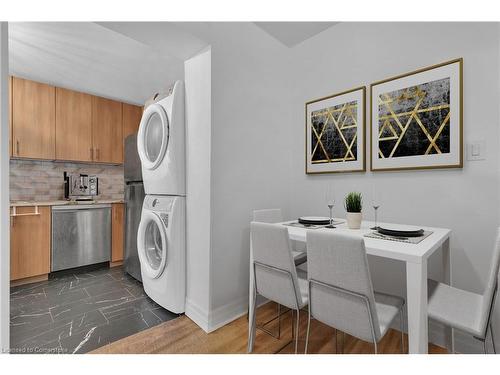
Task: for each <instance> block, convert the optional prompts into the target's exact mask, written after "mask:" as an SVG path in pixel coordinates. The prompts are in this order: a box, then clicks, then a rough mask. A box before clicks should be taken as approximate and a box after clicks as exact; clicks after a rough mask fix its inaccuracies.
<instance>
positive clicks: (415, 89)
mask: <svg viewBox="0 0 500 375" xmlns="http://www.w3.org/2000/svg"><path fill="white" fill-rule="evenodd" d="M398 83H399V84H400V87H399V86H398ZM433 84H434V85H436V86H438V85H441V86H439V89H438V90H435V89H433V88H432V85H433ZM425 85H428V86H425ZM446 85H447V86H446ZM420 87H429V88H430V91H433V92H438V93H439V94H440V95H441V96H439V95H438V94H437V93H436V94H431V95H435V97H436V98H437V99H440V100H443V97H447V99H448V102H447V103H446V101H444V102H440V103H437V105H435V104H436V103H432V102H431V103H430V104H432V105H430V104H429V102H430V101H431V99H428V100H426V105H430V106H429V107H427V108H420V107H419V105H420V103H423V101H424V99H427V98H426V96H427V94H428V92H427V91H426V90H421V89H420ZM443 87H445V89H446V88H447V89H448V91H447V92H445V94H446V95H444V96H443V94H442V92H441V91H443ZM439 90H441V91H439ZM388 91H389V92H388ZM406 92H408V94H406ZM399 93H401V94H399ZM389 94H392V97H391V96H390V95H389ZM395 94H399V96H397V97H395V96H394V95H395ZM383 95H384V96H383ZM375 98H377V99H378V100H377V103H374V99H375ZM382 98H383V99H382ZM417 98H418V100H417ZM412 100H413V101H414V102H415V106H414V108H411V107H410V109H411V111H408V110H407V109H403V112H398V111H393V110H392V108H391V105H389V104H393V103H397V102H405V101H406V103H411V104H413V102H412ZM382 105H383V106H386V107H387V108H386V111H387V112H388V114H387V115H385V116H380V111H381V109H380V108H381V106H382ZM401 108H404V106H401ZM375 110H376V113H375ZM431 111H439V113H438V115H434V116H435V117H436V118H439V120H441V122H440V123H437V122H435V121H434V123H432V121H433V120H429V119H427V120H426V121H427V124H431V125H432V126H433V130H435V133H434V134H431V131H430V130H429V128H428V126H426V125H425V124H424V123H423V122H424V121H421V119H420V118H419V115H420V113H426V116H427V117H431V115H430V112H431ZM455 114H456V115H455ZM443 115H444V118H443ZM406 117H408V118H406ZM401 118H404V119H405V121H406V123H405V124H404V125H403V124H402V123H401V121H399V119H401ZM381 119H382V120H383V121H384V122H382V126H381V121H382V120H381ZM393 120H394V121H393ZM413 121H415V122H413ZM403 122H404V121H403ZM394 123H395V124H394ZM415 123H416V125H414V127H415V128H416V129H418V128H420V129H421V132H422V134H423V135H424V136H425V138H424V136H422V135H420V137H421V139H418V140H414V141H413V145H419V146H418V147H422V146H424V148H425V152H424V153H421V152H422V151H421V150H419V152H420V153H417V152H416V151H415V149H416V148H417V146H414V148H413V150H410V149H411V147H407V149H406V150H405V152H406V153H407V154H404V153H403V152H400V154H402V156H399V155H398V156H396V157H394V154H395V153H396V151H397V148H398V146H399V145H400V142H401V140H402V139H403V138H404V137H405V135H406V131H407V130H408V128H409V126H410V125H411V124H415ZM436 124H439V125H438V126H436ZM386 125H387V127H386ZM436 128H437V130H436ZM388 129H389V130H390V131H389V134H388V136H385V135H383V134H382V133H383V132H384V131H386V132H387V131H388ZM445 129H446V130H445ZM417 131H419V132H420V130H415V131H414V132H417ZM444 131H446V133H443V132H444ZM375 132H376V133H375ZM398 132H399V133H398ZM374 133H375V134H374ZM408 137H409V136H408ZM408 137H406V138H408ZM440 137H441V138H442V139H441V140H440V141H442V143H443V144H444V145H445V147H444V148H445V152H442V151H441V150H440V148H439V147H438V145H437V143H436V142H437V141H438V140H439V138H440ZM381 141H385V142H387V143H384V147H385V146H386V145H387V144H388V141H395V143H394V146H393V147H392V148H391V147H390V145H389V146H387V147H386V148H385V149H384V151H385V153H384V151H383V150H382V149H381V144H382V143H381ZM426 142H428V145H426ZM406 143H407V144H409V145H412V142H411V140H407V142H406ZM425 146H427V147H425ZM387 150H390V153H387ZM411 152H415V154H413V155H412V154H411ZM375 154H376V155H375ZM426 158H427V159H428V160H426ZM384 159H385V160H384ZM398 164H399V165H398ZM442 168H463V58H458V59H454V60H450V61H446V62H443V63H440V64H436V65H432V66H429V67H426V68H422V69H418V70H415V71H412V72H409V73H405V74H401V75H397V76H395V77H391V78H387V79H384V80H381V81H378V82H375V83H372V84H371V85H370V170H371V171H401V170H419V169H442Z"/></svg>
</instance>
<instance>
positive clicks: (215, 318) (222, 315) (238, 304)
mask: <svg viewBox="0 0 500 375" xmlns="http://www.w3.org/2000/svg"><path fill="white" fill-rule="evenodd" d="M247 309H248V297H247V296H243V297H241V298H239V299H238V300H237V301H234V302H231V303H228V304H226V305H223V306H220V307H218V308H216V309H215V310H213V311H212V313H211V314H210V319H209V325H208V332H213V331H215V330H216V329H219V328H220V327H222V326H225V325H226V324H228V323H231V322H232V321H233V320H236V319H238V318H239V317H241V316H243V315H245V314H246V313H247Z"/></svg>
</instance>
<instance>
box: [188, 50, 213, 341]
mask: <svg viewBox="0 0 500 375" xmlns="http://www.w3.org/2000/svg"><path fill="white" fill-rule="evenodd" d="M184 72H185V78H184V80H185V87H186V166H187V175H186V187H187V188H186V189H187V191H186V193H187V194H186V195H187V197H186V213H187V214H186V224H187V225H186V228H187V233H186V250H187V259H186V265H187V267H186V268H187V288H186V315H187V316H188V317H190V318H191V319H192V320H193V321H195V322H196V323H197V324H198V325H199V326H200V327H202V328H203V329H204V330H205V331H208V330H209V326H208V322H209V313H210V270H211V267H210V264H211V246H210V244H211V233H210V230H211V226H210V223H211V221H210V208H211V204H210V196H211V189H210V171H211V169H210V166H211V145H212V142H211V131H212V129H211V117H212V116H211V82H212V78H211V51H210V48H208V50H207V51H205V52H202V53H200V54H199V55H197V56H195V57H193V58H191V59H189V60H187V61H186V62H185V67H184Z"/></svg>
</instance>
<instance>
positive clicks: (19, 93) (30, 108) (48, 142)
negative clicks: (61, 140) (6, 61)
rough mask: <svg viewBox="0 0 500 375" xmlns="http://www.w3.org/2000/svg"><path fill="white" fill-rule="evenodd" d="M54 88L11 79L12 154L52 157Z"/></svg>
mask: <svg viewBox="0 0 500 375" xmlns="http://www.w3.org/2000/svg"><path fill="white" fill-rule="evenodd" d="M55 101H56V89H55V87H54V86H49V85H46V84H43V83H38V82H33V81H29V80H26V79H22V78H17V77H13V81H12V154H13V156H16V157H22V158H33V159H54V158H55V143H56V142H55V139H56V137H55V131H56V127H55V117H56V116H55V112H56V103H55Z"/></svg>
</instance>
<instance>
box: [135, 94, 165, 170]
mask: <svg viewBox="0 0 500 375" xmlns="http://www.w3.org/2000/svg"><path fill="white" fill-rule="evenodd" d="M168 137H169V124H168V117H167V114H166V113H165V110H164V109H163V107H162V106H161V105H159V104H152V105H150V106H149V107H148V108H147V109H146V111H145V112H144V115H143V116H142V120H141V124H140V126H139V134H138V143H137V147H138V151H139V157H140V158H141V162H142V163H143V165H144V166H145V167H146V168H148V169H155V168H156V167H158V165H159V164H160V163H161V161H162V160H163V157H164V156H165V152H166V151H167V147H168Z"/></svg>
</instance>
